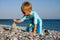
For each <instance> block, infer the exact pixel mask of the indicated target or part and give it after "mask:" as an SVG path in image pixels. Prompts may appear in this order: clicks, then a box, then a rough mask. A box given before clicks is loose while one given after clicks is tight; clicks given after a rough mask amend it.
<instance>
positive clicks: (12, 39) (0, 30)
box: [0, 23, 60, 40]
mask: <svg viewBox="0 0 60 40" xmlns="http://www.w3.org/2000/svg"><path fill="white" fill-rule="evenodd" d="M25 29H26V28H25V27H21V26H18V27H17V26H16V24H15V23H13V24H12V25H11V26H7V27H6V26H3V25H0V40H60V32H59V31H55V30H48V32H49V33H50V34H48V35H45V36H43V35H38V34H34V35H32V34H30V33H28V32H25ZM43 30H44V29H43ZM38 36H39V37H38Z"/></svg>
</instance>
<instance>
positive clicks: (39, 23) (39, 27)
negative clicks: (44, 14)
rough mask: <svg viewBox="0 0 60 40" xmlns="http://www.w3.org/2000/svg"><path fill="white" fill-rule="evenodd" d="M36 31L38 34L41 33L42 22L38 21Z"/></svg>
mask: <svg viewBox="0 0 60 40" xmlns="http://www.w3.org/2000/svg"><path fill="white" fill-rule="evenodd" d="M36 32H37V34H39V35H40V34H42V22H38V24H37V29H36Z"/></svg>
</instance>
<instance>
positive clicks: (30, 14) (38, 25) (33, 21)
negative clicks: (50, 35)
mask: <svg viewBox="0 0 60 40" xmlns="http://www.w3.org/2000/svg"><path fill="white" fill-rule="evenodd" d="M21 10H22V12H23V14H24V16H23V18H22V19H21V20H16V19H14V20H13V21H14V22H18V23H20V22H23V21H24V20H26V19H27V20H30V23H29V25H27V26H28V27H27V29H26V31H27V32H29V33H32V34H34V33H37V34H42V20H41V18H40V17H39V15H38V14H37V13H36V12H35V11H33V10H32V5H31V4H30V3H29V2H24V3H23V4H22V6H21Z"/></svg>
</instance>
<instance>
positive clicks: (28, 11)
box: [23, 9, 31, 15]
mask: <svg viewBox="0 0 60 40" xmlns="http://www.w3.org/2000/svg"><path fill="white" fill-rule="evenodd" d="M23 12H24V13H23V14H24V15H29V14H30V12H31V10H29V9H24V10H23Z"/></svg>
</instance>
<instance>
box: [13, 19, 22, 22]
mask: <svg viewBox="0 0 60 40" xmlns="http://www.w3.org/2000/svg"><path fill="white" fill-rule="evenodd" d="M13 21H14V22H17V23H20V22H22V20H16V19H14V20H13Z"/></svg>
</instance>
